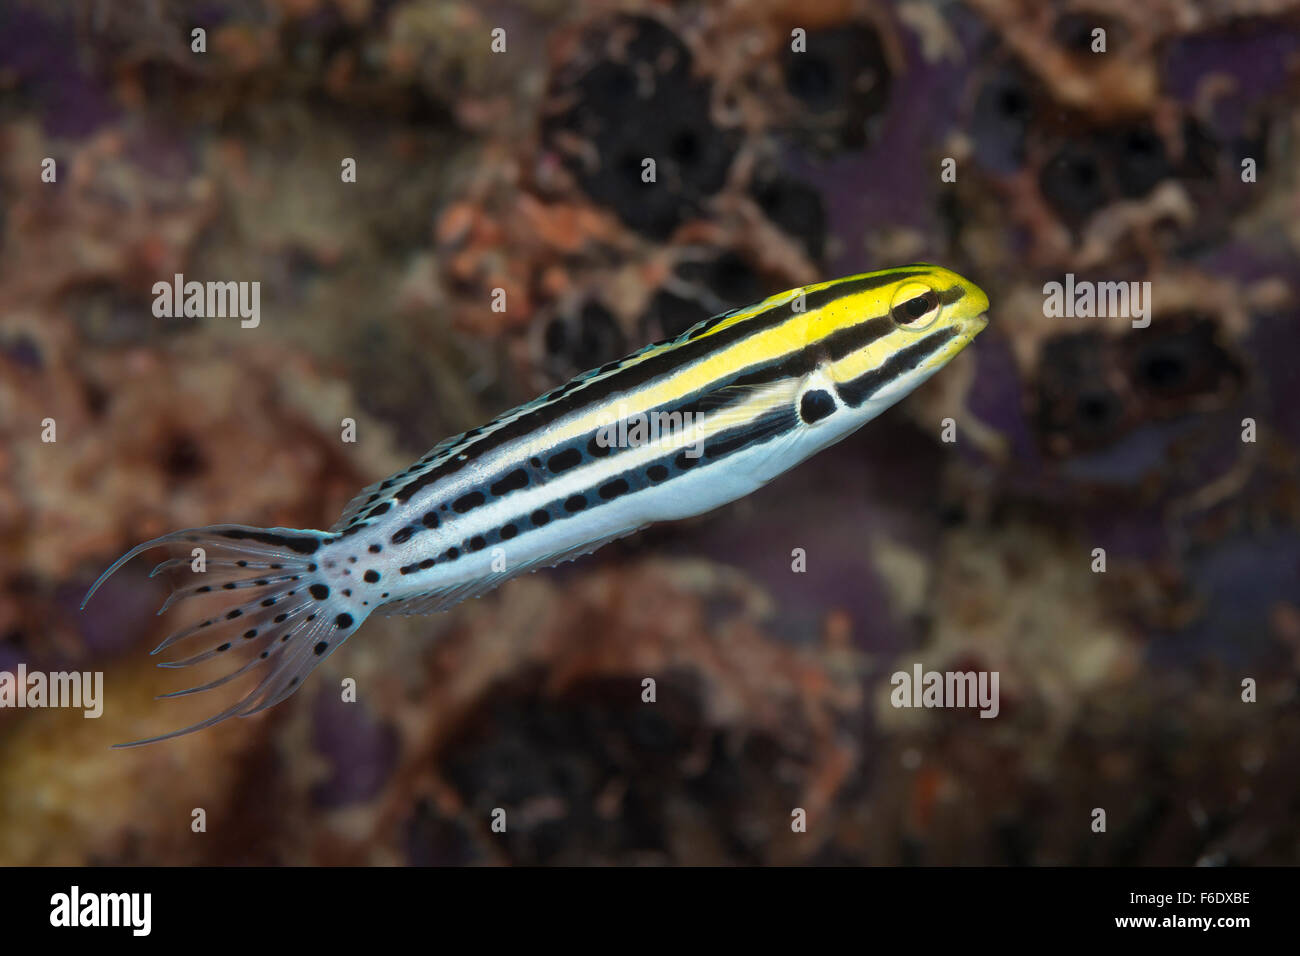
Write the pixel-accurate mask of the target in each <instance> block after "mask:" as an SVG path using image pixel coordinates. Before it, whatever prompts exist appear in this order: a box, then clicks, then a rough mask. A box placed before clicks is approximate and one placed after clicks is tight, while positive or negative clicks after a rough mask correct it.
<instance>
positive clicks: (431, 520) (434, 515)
mask: <svg viewBox="0 0 1300 956" xmlns="http://www.w3.org/2000/svg"><path fill="white" fill-rule="evenodd" d="M439 523H440V522H439V520H438V512H436V511H426V512H425V513H424V517H422V518H421V519H420V524H422V525H424V526H425V527H426V528H436V527H438V525H439Z"/></svg>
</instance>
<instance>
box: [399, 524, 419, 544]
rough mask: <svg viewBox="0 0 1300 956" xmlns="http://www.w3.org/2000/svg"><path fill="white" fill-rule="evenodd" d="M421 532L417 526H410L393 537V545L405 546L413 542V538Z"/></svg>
mask: <svg viewBox="0 0 1300 956" xmlns="http://www.w3.org/2000/svg"><path fill="white" fill-rule="evenodd" d="M419 530H420V529H419V528H418V527H417V526H416V525H413V524H408V525H407V526H406V527H405V528H402V529H401V530H400V531H398V532H397V533H396V534H394V535H393V539H392V540H393V544H404V543H405V542H407V541H409V540H411V537H412V536H413V535H414V534H415V533H416V532H417V531H419Z"/></svg>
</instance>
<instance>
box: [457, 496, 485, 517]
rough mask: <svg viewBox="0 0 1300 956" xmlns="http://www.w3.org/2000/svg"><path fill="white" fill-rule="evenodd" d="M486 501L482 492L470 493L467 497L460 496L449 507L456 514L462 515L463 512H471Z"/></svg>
mask: <svg viewBox="0 0 1300 956" xmlns="http://www.w3.org/2000/svg"><path fill="white" fill-rule="evenodd" d="M486 500H487V499H486V498H485V497H484V496H483V492H481V491H471V492H470V493H469V494H467V495H461V496H460V497H459V498H457V499H456V500H455V501H454V502H452V505H451V506H452V508H453V509H454V510H455V512H456V513H457V514H462V515H463V514H465V512H467V511H472V510H474V509H475V508H477V507H479V506H480V505H481V504H483V502H485V501H486Z"/></svg>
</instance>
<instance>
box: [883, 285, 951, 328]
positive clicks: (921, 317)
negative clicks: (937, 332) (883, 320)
mask: <svg viewBox="0 0 1300 956" xmlns="http://www.w3.org/2000/svg"><path fill="white" fill-rule="evenodd" d="M940 304H941V303H940V299H939V293H938V292H936V291H935V290H934V289H932V288H930V287H929V286H928V285H925V284H924V283H921V282H904V283H903V284H902V285H901V286H899V287H898V289H897V290H896V291H895V292H894V297H893V300H892V301H891V302H890V304H889V317H890V318H891V319H893V320H894V324H895V325H898V326H901V327H903V328H905V329H908V330H910V331H913V332H917V331H920V330H922V329H927V328H929V327H930V326H931V325H932V324H933V323H934V321H935V320H936V319H938V318H939V306H940Z"/></svg>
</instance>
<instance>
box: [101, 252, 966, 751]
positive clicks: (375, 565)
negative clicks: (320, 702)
mask: <svg viewBox="0 0 1300 956" xmlns="http://www.w3.org/2000/svg"><path fill="white" fill-rule="evenodd" d="M987 308H988V299H987V297H986V296H985V295H984V293H983V292H982V291H980V289H979V288H977V287H976V286H974V285H973V284H971V283H970V282H968V281H967V280H966V279H963V278H962V277H961V276H959V275H957V274H955V273H953V272H950V271H948V270H947V269H943V268H940V267H938V266H933V265H929V264H925V263H920V264H915V265H910V266H902V267H900V268H897V269H886V270H884V271H882V272H871V273H867V274H865V275H857V276H851V277H848V278H844V279H835V280H832V281H830V282H822V283H819V284H817V285H810V286H806V287H804V288H801V289H793V290H791V291H789V292H785V293H782V294H780V295H774V296H772V297H770V298H768V299H765V300H763V301H762V302H760V303H758V304H757V305H753V306H750V307H748V308H744V309H737V310H735V311H732V312H727V313H725V314H723V315H718V316H714V317H713V318H711V319H707V320H705V321H703V322H701V323H699V324H698V325H696V326H694V327H693V328H691V329H688V330H687V331H685V332H683V333H682V334H681V335H678V336H676V337H675V338H672V339H667V340H665V341H662V342H656V343H654V344H653V345H648V346H646V347H645V348H643V349H641V350H640V351H639V352H635V353H633V354H632V355H629V356H628V357H626V358H624V359H620V360H618V361H616V362H610V363H609V364H607V365H602V366H601V367H600V368H598V369H595V370H593V371H590V372H584V373H583V374H581V375H579V376H577V377H576V378H574V379H573V380H572V381H570V382H567V383H566V384H564V385H561V386H560V387H558V388H556V389H553V390H552V391H550V392H547V393H546V394H545V395H543V396H541V397H540V398H538V399H535V400H534V401H531V402H529V403H528V404H526V405H521V406H519V407H518V408H515V409H512V410H510V411H508V412H506V413H505V414H503V415H501V416H500V417H499V418H497V419H495V420H494V421H492V422H489V423H488V424H486V425H482V426H480V427H478V428H474V429H471V430H470V431H467V432H465V433H464V434H463V435H457V436H455V437H454V438H449V439H447V440H446V441H444V442H442V443H441V444H439V445H438V446H436V447H435V448H434V449H433V450H432V451H430V452H429V453H428V454H427V455H425V456H424V457H423V458H421V459H420V460H419V461H417V462H416V463H415V464H413V465H412V466H411V467H409V468H407V469H406V470H405V471H403V472H400V473H398V474H396V475H393V476H392V477H390V478H386V479H384V480H383V481H380V482H377V483H375V484H373V485H371V486H369V487H368V488H366V489H364V490H363V491H362V492H361V493H360V494H359V495H357V497H356V498H355V499H353V501H352V502H351V503H350V504H349V505H348V506H347V508H346V509H345V510H344V512H343V514H342V516H341V517H340V518H339V520H338V521H337V522H336V523H335V525H334V527H333V528H331V529H330V530H329V531H311V530H296V529H290V528H252V527H245V526H243V525H229V524H226V525H212V526H211V527H206V528H194V529H191V530H188V531H177V532H175V533H174V534H169V535H165V536H163V537H161V538H155V539H154V540H153V541H147V542H145V543H144V544H142V545H140V546H139V547H136V548H133V549H132V550H131V551H128V552H127V553H126V554H124V555H123V556H122V557H120V558H118V560H117V561H116V562H114V563H113V565H112V567H110V568H109V569H108V570H107V571H105V572H104V574H103V575H102V576H101V577H100V578H99V580H98V581H96V582H95V583H94V585H93V586H92V587H91V588H90V591H89V592H88V593H87V594H86V599H85V601H83V602H82V607H83V608H84V607H85V606H86V602H87V601H89V600H90V598H91V596H92V595H93V594H94V593H95V591H96V590H97V589H98V588H99V586H100V585H101V584H103V583H104V581H105V580H106V579H107V578H108V577H109V575H111V574H112V573H113V572H114V571H116V570H117V569H118V568H120V567H121V566H122V565H123V564H124V563H126V562H127V561H129V560H130V559H131V558H133V557H135V556H136V555H137V554H140V553H141V552H144V551H148V550H150V549H153V548H162V549H165V550H166V552H167V553H168V559H167V560H165V561H163V562H162V563H161V564H159V565H158V566H157V567H155V568H154V570H153V574H154V575H158V574H166V575H168V576H169V577H170V579H171V581H172V584H173V591H172V594H171V596H170V597H169V598H168V600H167V601H166V603H165V604H164V605H163V607H162V608H161V609H160V610H159V612H158V613H160V614H161V613H162V612H163V611H165V610H166V609H167V608H169V607H170V606H171V605H173V604H174V603H176V602H177V601H178V600H181V599H184V598H190V597H195V598H200V599H202V600H203V601H205V603H207V604H208V605H210V609H209V611H208V613H209V614H210V615H211V616H207V617H204V618H203V619H201V620H199V621H197V622H196V623H194V624H193V625H192V626H189V627H185V628H182V629H181V630H178V631H176V632H175V633H173V634H172V635H171V636H169V637H168V638H167V639H166V640H164V641H163V642H162V643H161V644H160V645H159V646H158V647H157V648H155V650H154V653H155V654H156V653H158V652H159V651H162V650H164V649H166V648H170V647H172V646H173V645H176V644H180V643H181V642H190V643H191V644H192V645H196V646H195V647H194V651H195V652H193V653H190V654H189V655H188V656H184V657H183V658H182V659H180V660H175V661H167V662H164V663H163V664H161V665H160V666H163V667H188V666H190V665H194V664H200V663H203V662H205V661H210V660H212V659H214V658H222V659H223V663H224V664H225V668H224V670H223V671H222V672H221V676H219V677H217V678H216V679H215V680H212V681H209V682H208V683H204V684H201V685H199V686H198V687H192V688H190V689H188V690H182V691H176V692H174V693H172V694H165V695H163V696H164V697H176V696H182V695H186V694H193V693H198V692H200V691H206V690H211V689H213V688H215V687H219V686H221V685H224V684H226V683H227V682H230V681H233V680H235V679H236V678H238V677H242V676H244V675H246V674H252V675H255V676H254V677H251V678H250V679H249V682H250V683H251V682H252V681H253V680H256V678H257V677H260V680H258V681H257V683H256V685H255V686H254V687H253V688H252V690H250V691H249V692H248V693H247V694H246V695H245V696H243V697H242V698H241V699H240V700H238V701H237V702H236V703H235V704H234V705H233V706H232V707H230V708H228V709H226V710H223V711H221V712H220V713H218V714H216V715H215V716H213V717H211V718H209V719H208V720H205V721H202V722H201V723H198V724H195V725H194V726H192V727H186V728H184V729H183V730H178V731H174V732H172V733H168V734H163V735H161V736H158V737H151V738H149V739H148V740H139V741H135V742H133V743H130V744H119V745H118V746H128V747H129V746H135V745H136V744H144V743H152V742H155V741H158V740H165V739H167V738H169V737H175V736H178V735H180V734H186V733H190V732H192V731H195V730H200V729H202V728H204V727H209V726H211V725H212V724H215V723H217V722H218V721H222V720H225V719H227V718H229V717H233V716H240V717H247V716H249V715H251V714H255V713H258V712H259V711H262V710H265V709H266V708H268V707H271V706H273V705H274V704H276V703H278V702H280V701H282V700H284V699H285V698H286V697H288V696H289V695H290V694H292V693H293V692H294V691H295V690H296V689H297V688H298V687H299V686H301V684H302V681H303V679H304V678H305V677H306V676H307V675H308V674H309V673H310V672H311V671H312V669H313V668H315V667H316V665H317V664H319V663H320V662H321V661H322V660H324V659H325V658H326V657H327V656H329V655H330V654H332V653H334V651H336V650H337V649H338V648H339V646H340V645H341V644H342V643H343V642H344V641H345V640H347V639H348V638H349V637H350V636H351V635H352V634H353V633H354V632H355V631H356V630H357V628H359V627H360V626H361V624H362V622H363V621H365V619H366V618H367V617H368V616H369V615H370V614H371V613H372V612H374V611H378V612H380V613H381V614H424V613H429V612H433V611H442V610H445V609H447V608H449V607H451V606H452V605H454V604H456V603H458V602H460V601H463V600H465V599H467V598H471V597H477V596H478V595H481V594H484V593H486V592H487V591H490V590H492V589H493V588H495V587H496V586H497V585H499V584H501V582H503V581H505V580H507V579H509V578H512V577H515V576H517V575H519V574H522V573H524V572H525V571H533V570H536V569H537V568H542V567H549V566H552V565H555V564H557V563H559V562H561V561H568V560H571V559H573V558H575V557H578V556H579V555H583V554H586V553H588V552H591V551H594V550H596V549H597V548H599V547H600V546H601V545H604V544H606V543H608V542H610V541H613V540H614V539H615V538H620V537H622V536H623V535H626V534H630V533H632V532H634V531H636V530H638V529H639V528H643V527H645V526H646V525H648V524H651V523H653V522H656V521H670V520H673V519H675V518H685V517H688V516H690V515H697V514H700V513H702V512H705V511H709V510H710V509H713V508H717V507H718V506H719V505H723V504H726V503H727V502H729V501H735V500H736V499H737V498H741V497H743V496H745V495H747V494H749V493H750V492H752V491H754V490H756V489H757V488H760V487H762V486H763V485H764V484H766V483H767V482H768V481H770V480H771V479H772V478H775V477H776V476H777V475H779V474H781V473H782V472H784V471H785V470H786V469H788V468H791V467H793V466H794V465H796V464H798V463H799V462H801V461H803V460H804V459H805V458H807V457H809V456H810V455H812V454H813V453H814V452H817V451H819V450H820V449H822V448H825V447H827V446H828V445H831V444H834V443H835V442H837V441H839V440H840V439H842V438H844V437H845V436H846V435H848V434H850V433H851V432H853V431H855V430H857V429H858V428H860V427H862V425H864V424H865V423H866V422H868V421H870V420H871V419H873V418H875V417H876V416H877V415H879V414H880V413H881V412H882V411H884V410H885V409H886V408H888V407H889V406H891V405H893V404H894V403H895V402H897V401H898V400H899V399H901V398H902V397H903V396H905V395H907V394H908V393H909V392H911V391H912V390H913V389H914V388H916V387H917V386H918V385H920V384H921V383H922V382H924V381H925V380H926V379H927V378H929V377H930V376H931V375H933V374H934V373H935V372H936V371H938V370H939V369H940V368H941V367H943V366H944V365H945V364H947V362H948V361H949V360H950V359H951V358H952V357H953V356H955V355H956V354H957V353H958V352H960V351H961V350H962V349H963V348H965V347H966V345H967V343H969V342H970V341H971V339H973V338H974V337H975V335H976V334H977V333H979V331H980V330H981V329H983V328H984V327H985V325H987V323H988V319H987V317H986V316H985V310H986V309H987ZM196 548H202V549H203V554H204V556H205V560H206V566H205V567H204V569H203V570H201V571H195V570H193V566H192V564H191V561H192V554H193V553H194V549H196Z"/></svg>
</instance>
